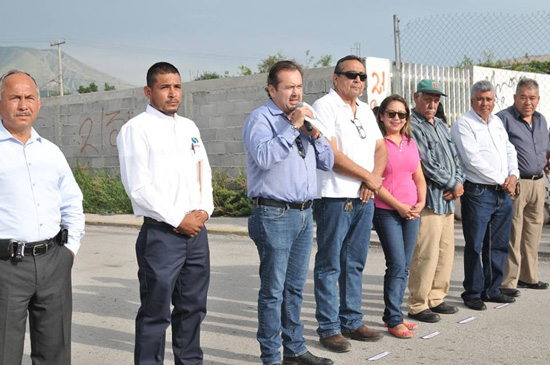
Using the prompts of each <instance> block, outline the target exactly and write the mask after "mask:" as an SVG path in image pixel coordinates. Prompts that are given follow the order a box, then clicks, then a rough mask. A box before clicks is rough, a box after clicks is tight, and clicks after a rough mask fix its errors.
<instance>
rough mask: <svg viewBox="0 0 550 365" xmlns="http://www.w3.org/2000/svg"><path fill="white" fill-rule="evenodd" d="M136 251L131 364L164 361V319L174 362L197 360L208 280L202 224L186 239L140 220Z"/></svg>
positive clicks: (208, 256) (200, 353)
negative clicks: (169, 330)
mask: <svg viewBox="0 0 550 365" xmlns="http://www.w3.org/2000/svg"><path fill="white" fill-rule="evenodd" d="M136 255H137V261H138V266H139V270H138V278H139V291H140V298H141V306H140V308H139V310H138V314H137V317H136V344H135V352H134V362H135V364H140V365H149V364H163V363H164V348H165V337H166V329H167V328H168V326H169V325H170V323H171V324H172V349H173V351H174V359H175V363H176V364H177V365H182V364H185V365H188V364H190V365H194V364H202V363H203V360H202V359H203V353H202V350H201V347H200V324H201V322H202V321H203V319H204V317H205V315H206V295H207V292H208V284H209V281H210V253H209V249H208V236H207V232H206V228H203V229H202V231H201V232H200V233H199V234H198V235H197V236H195V237H192V238H191V237H189V236H186V235H180V234H177V233H175V232H173V230H172V227H170V226H169V225H167V224H149V223H144V224H143V226H142V227H141V231H140V233H139V236H138V239H137V242H136ZM170 302H172V304H173V306H174V309H173V311H172V313H171V314H170Z"/></svg>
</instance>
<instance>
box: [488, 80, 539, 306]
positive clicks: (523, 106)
mask: <svg viewBox="0 0 550 365" xmlns="http://www.w3.org/2000/svg"><path fill="white" fill-rule="evenodd" d="M539 100H540V96H539V84H538V83H537V82H536V81H535V80H533V79H526V78H525V79H521V80H520V81H519V82H518V85H517V87H516V94H515V95H514V105H512V106H510V107H509V108H507V109H504V110H501V111H500V112H498V113H497V115H498V116H499V117H500V119H502V123H503V124H504V128H505V129H506V131H507V132H508V137H509V139H510V142H511V143H512V144H513V145H514V146H515V148H516V151H517V154H518V167H519V173H520V188H521V193H520V194H519V195H518V196H515V197H513V198H512V202H513V205H514V217H513V218H512V231H511V234H510V248H509V250H508V263H507V265H506V275H505V277H504V280H503V281H502V292H503V293H505V294H508V295H510V296H512V297H517V296H519V295H520V291H519V290H518V289H516V288H517V287H520V288H528V289H548V283H545V282H542V281H539V275H538V253H539V244H540V238H541V234H542V225H543V224H544V198H545V195H546V191H545V189H544V179H543V176H544V175H543V174H544V172H543V170H544V166H545V164H546V150H547V148H548V147H547V144H548V137H547V133H548V125H547V124H546V119H545V118H544V116H543V115H542V114H541V113H539V112H537V106H538V104H539Z"/></svg>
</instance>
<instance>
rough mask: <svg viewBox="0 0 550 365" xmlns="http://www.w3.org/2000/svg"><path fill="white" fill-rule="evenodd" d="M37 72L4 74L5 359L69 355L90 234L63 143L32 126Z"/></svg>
mask: <svg viewBox="0 0 550 365" xmlns="http://www.w3.org/2000/svg"><path fill="white" fill-rule="evenodd" d="M40 106H41V101H40V92H39V90H38V86H37V84H36V81H35V80H34V78H33V77H32V76H31V75H29V74H28V73H26V72H24V71H19V70H12V71H9V72H8V73H6V74H5V75H4V76H2V78H1V79H0V116H1V118H2V122H1V123H0V202H1V203H0V364H6V365H11V364H21V359H22V356H23V345H24V342H25V327H26V323H27V315H28V318H29V331H30V339H31V360H32V363H33V364H44V365H67V364H70V363H71V316H72V288H71V268H72V266H73V262H74V258H75V255H76V253H77V252H78V249H79V247H80V240H81V239H82V237H83V236H84V214H83V212H82V193H81V192H80V189H79V187H78V185H77V183H76V181H75V179H74V177H73V174H72V172H71V169H70V167H69V165H68V163H67V160H66V159H65V157H64V156H63V153H62V152H61V150H60V149H59V148H58V147H57V146H56V145H54V144H53V143H51V142H50V141H48V140H46V139H44V138H42V137H41V136H40V135H38V133H37V132H36V131H35V130H34V128H33V127H32V126H33V124H34V122H35V121H36V118H37V117H38V113H39V111H40Z"/></svg>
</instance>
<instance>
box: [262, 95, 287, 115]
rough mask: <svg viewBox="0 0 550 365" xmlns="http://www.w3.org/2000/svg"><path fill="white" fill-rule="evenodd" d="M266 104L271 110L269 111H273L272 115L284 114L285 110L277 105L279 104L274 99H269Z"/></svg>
mask: <svg viewBox="0 0 550 365" xmlns="http://www.w3.org/2000/svg"><path fill="white" fill-rule="evenodd" d="M265 106H266V107H267V109H268V110H269V112H270V113H271V115H281V114H284V113H283V111H282V110H281V108H279V107H278V106H277V104H275V103H274V102H273V100H272V99H269V100H268V101H267V103H266V104H265Z"/></svg>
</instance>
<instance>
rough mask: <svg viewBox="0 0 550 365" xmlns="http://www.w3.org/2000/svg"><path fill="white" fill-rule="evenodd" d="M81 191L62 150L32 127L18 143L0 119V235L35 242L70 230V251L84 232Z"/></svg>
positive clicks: (78, 245)
mask: <svg viewBox="0 0 550 365" xmlns="http://www.w3.org/2000/svg"><path fill="white" fill-rule="evenodd" d="M84 221H85V219H84V213H83V212H82V193H81V191H80V188H79V187H78V185H77V183H76V181H75V179H74V176H73V173H72V171H71V168H70V167H69V164H68V163H67V160H66V159H65V156H64V155H63V153H62V152H61V150H60V149H59V147H57V146H56V145H55V144H53V143H52V142H50V141H48V140H46V139H45V138H42V137H40V135H38V133H36V131H35V130H34V128H33V129H32V130H31V137H30V138H29V140H28V141H27V142H26V143H25V144H23V143H22V142H20V141H18V140H17V139H16V138H15V137H13V136H12V135H11V133H10V132H8V130H7V129H6V128H5V127H4V125H3V124H2V123H0V238H3V239H9V238H11V239H14V240H17V241H22V242H36V241H42V240H46V239H50V238H52V237H54V236H55V235H56V234H57V233H58V232H59V230H60V229H61V228H66V229H68V231H69V240H68V242H67V244H66V245H65V246H66V247H67V248H68V249H70V250H71V251H73V252H74V253H75V254H76V253H77V252H78V249H79V248H80V240H81V239H82V237H83V236H84Z"/></svg>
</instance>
